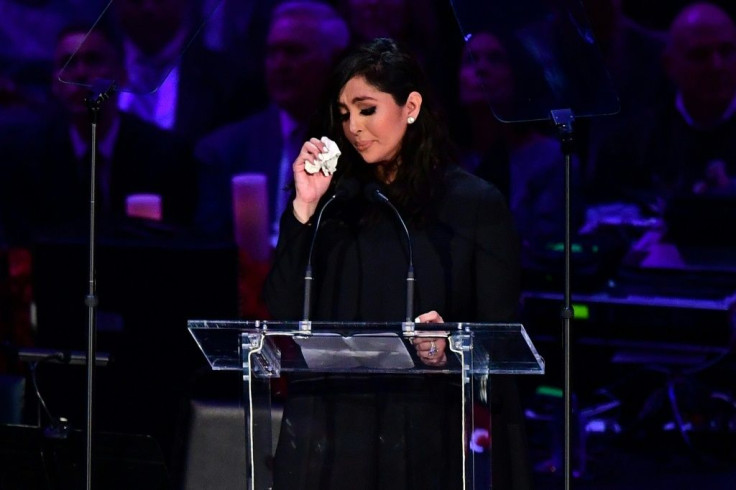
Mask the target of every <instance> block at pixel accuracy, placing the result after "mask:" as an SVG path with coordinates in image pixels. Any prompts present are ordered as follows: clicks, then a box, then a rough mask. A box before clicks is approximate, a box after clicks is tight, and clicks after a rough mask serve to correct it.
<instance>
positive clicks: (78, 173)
mask: <svg viewBox="0 0 736 490" xmlns="http://www.w3.org/2000/svg"><path fill="white" fill-rule="evenodd" d="M86 32H87V30H86V29H85V28H82V27H80V26H71V27H69V28H67V29H65V30H64V31H63V32H62V33H61V34H60V36H59V41H58V43H57V45H56V49H55V52H54V58H53V59H54V74H55V77H54V81H53V89H52V91H53V94H54V96H55V99H56V100H55V104H54V106H53V107H52V108H50V110H49V111H48V112H47V113H45V114H43V115H42V116H41V117H40V118H39V120H38V121H36V122H34V123H33V124H28V125H27V126H25V127H23V128H22V129H16V130H15V132H14V134H13V135H12V139H10V138H7V137H6V138H4V139H3V141H2V142H1V143H0V145H1V146H2V153H3V155H4V160H5V166H6V171H7V172H8V178H7V179H4V180H5V181H4V182H3V183H0V185H1V186H3V189H2V197H0V199H2V201H3V206H2V209H3V210H4V211H3V216H4V218H5V221H6V228H7V230H6V234H7V240H8V241H9V242H10V243H11V244H12V243H19V244H24V243H25V244H28V243H32V242H33V240H34V239H35V238H36V235H37V234H38V233H39V232H44V233H45V232H49V231H51V230H61V229H63V231H64V233H65V234H68V233H69V232H71V231H80V232H86V231H85V230H86V229H87V227H88V223H89V200H90V174H91V172H90V169H91V159H90V146H91V142H90V140H91V124H90V123H91V116H90V113H89V110H88V108H87V106H86V104H85V102H84V100H85V98H86V97H87V96H88V95H89V93H90V89H89V88H88V87H89V86H91V84H92V83H94V82H95V81H97V80H100V79H104V80H112V81H116V82H118V83H119V84H122V83H124V81H125V80H126V73H125V70H124V68H123V59H122V51H121V50H120V45H119V44H118V43H117V42H116V41H115V40H114V38H113V37H112V35H111V34H109V33H108V32H107V31H106V30H104V29H96V30H95V31H94V32H92V33H91V34H90V35H89V36H88V37H87V38H86V39H85V34H86ZM83 40H84V42H83ZM80 46H81V47H80ZM78 48H79V49H78ZM59 77H60V78H61V79H62V80H64V82H62V81H60V80H59ZM116 102H117V97H116V95H113V96H112V98H111V100H109V101H107V102H103V103H102V105H101V107H100V110H99V120H98V122H97V135H96V136H97V154H96V156H97V159H96V176H97V193H96V198H97V199H96V201H97V212H98V222H99V223H100V224H101V226H102V228H103V229H104V228H106V227H110V226H113V225H115V224H116V223H119V222H120V221H121V220H123V219H124V218H125V216H126V199H127V197H128V196H130V195H131V194H142V193H146V194H158V195H159V196H160V197H161V201H162V218H163V220H164V221H165V222H170V223H172V224H178V225H184V226H188V225H189V224H190V223H191V219H192V215H193V208H194V202H195V194H196V176H195V168H194V164H193V159H192V157H191V150H190V146H189V145H188V144H186V143H185V142H184V141H183V140H182V139H180V138H179V137H178V136H176V135H174V134H172V133H170V132H167V131H164V130H161V129H159V128H157V127H156V126H154V125H151V124H149V123H146V122H144V121H142V120H141V119H139V118H138V117H136V116H133V115H130V114H126V113H122V112H120V111H119V110H118V108H117V106H116ZM70 225H72V227H71V228H70Z"/></svg>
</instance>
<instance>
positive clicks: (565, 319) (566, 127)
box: [551, 109, 575, 490]
mask: <svg viewBox="0 0 736 490" xmlns="http://www.w3.org/2000/svg"><path fill="white" fill-rule="evenodd" d="M551 114H552V120H553V122H554V123H555V126H556V127H557V131H558V134H559V137H560V143H561V148H562V154H563V155H564V157H565V265H564V268H565V272H564V275H565V279H564V280H565V284H564V305H563V307H562V314H561V316H562V348H563V360H564V361H563V362H564V389H563V393H564V405H565V407H564V410H565V413H564V419H565V424H564V425H565V428H564V434H565V435H564V438H565V441H564V472H565V490H569V489H570V482H571V476H572V458H571V450H570V437H571V420H572V383H571V378H572V376H571V355H570V323H571V321H572V318H573V316H574V312H573V308H572V300H571V287H570V276H571V268H572V266H571V262H572V261H571V250H572V243H571V233H570V215H571V212H570V208H571V199H570V194H571V192H570V173H571V168H570V167H571V166H572V151H573V147H574V130H573V122H574V120H575V117H574V115H573V113H572V111H571V110H569V109H561V110H553V111H552V113H551Z"/></svg>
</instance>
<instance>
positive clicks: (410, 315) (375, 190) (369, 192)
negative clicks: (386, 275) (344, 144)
mask: <svg viewBox="0 0 736 490" xmlns="http://www.w3.org/2000/svg"><path fill="white" fill-rule="evenodd" d="M363 193H364V194H365V197H366V199H368V200H369V201H371V202H375V203H380V204H386V205H387V206H388V207H390V208H391V209H392V210H393V212H394V214H395V215H396V217H397V218H398V219H399V223H401V226H402V227H403V228H404V233H406V243H407V244H408V249H409V270H408V271H407V272H406V321H405V322H404V330H409V331H411V330H414V252H413V251H412V246H411V235H410V234H409V229H408V228H407V227H406V222H405V221H404V218H402V217H401V213H399V210H398V209H396V207H395V206H394V205H393V204H392V203H391V201H390V200H389V199H388V197H386V195H385V194H384V193H383V192H381V187H380V186H379V185H378V183H377V182H369V183H368V184H366V186H365V188H364V189H363Z"/></svg>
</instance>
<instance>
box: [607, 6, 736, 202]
mask: <svg viewBox="0 0 736 490" xmlns="http://www.w3.org/2000/svg"><path fill="white" fill-rule="evenodd" d="M663 66H664V68H665V71H666V73H667V75H668V77H669V79H670V80H671V81H672V83H673V86H674V89H675V92H674V94H673V96H672V97H670V98H669V99H668V100H667V101H666V102H665V103H664V105H663V106H662V107H660V108H658V110H656V111H655V112H654V113H653V114H651V115H647V116H644V117H642V118H640V119H638V120H637V121H635V122H634V123H633V124H631V125H630V126H628V127H627V128H626V129H625V130H623V131H621V132H618V133H616V134H613V135H611V137H610V138H609V139H608V141H607V142H606V144H604V145H603V147H602V149H601V153H600V155H599V157H600V162H601V165H600V168H599V173H598V175H597V176H596V177H597V183H598V188H599V190H600V193H599V195H601V196H603V197H604V198H606V199H607V200H610V201H622V200H623V201H630V202H636V203H638V204H640V205H642V206H643V207H644V208H645V209H646V210H648V211H655V212H657V211H661V210H662V209H663V206H665V205H666V203H667V202H668V201H669V200H670V199H671V198H672V197H674V196H677V195H683V194H711V195H734V196H736V181H735V180H734V177H736V24H735V23H734V20H733V19H732V18H730V17H729V15H728V14H727V13H726V12H725V11H724V10H723V9H721V8H720V7H718V6H716V5H713V4H710V3H704V2H697V3H692V4H689V5H687V6H686V7H684V8H683V9H682V10H681V11H680V12H679V13H678V14H677V16H676V17H675V19H674V20H673V21H672V24H671V26H670V29H669V36H668V42H667V46H666V49H665V52H664V55H663Z"/></svg>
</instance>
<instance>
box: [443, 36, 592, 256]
mask: <svg viewBox="0 0 736 490" xmlns="http://www.w3.org/2000/svg"><path fill="white" fill-rule="evenodd" d="M515 85H516V80H515V74H514V70H513V67H512V65H511V63H510V62H509V58H508V51H507V49H506V47H504V46H503V45H502V44H501V42H500V41H499V39H498V38H497V37H496V36H495V35H494V34H491V33H489V32H483V31H479V32H476V33H474V34H473V35H472V37H470V38H469V39H468V41H467V45H466V49H465V50H464V51H463V54H462V61H461V64H460V71H459V105H460V109H461V116H460V117H459V119H458V122H457V125H456V128H455V129H456V132H457V134H456V140H457V141H458V143H459V145H460V152H461V162H463V164H464V166H465V167H466V168H467V170H469V171H471V172H474V173H475V174H476V175H478V176H480V177H483V178H485V179H486V180H489V181H491V182H492V183H494V184H495V185H496V186H497V187H498V188H499V189H501V191H502V192H503V193H504V195H506V196H507V199H508V201H509V206H510V208H511V211H512V213H513V215H514V220H515V223H516V226H517V229H518V231H519V235H520V236H521V238H522V240H523V243H524V246H525V247H527V248H531V247H537V248H543V247H544V246H545V245H546V244H547V243H548V242H549V241H561V240H562V239H563V238H564V219H565V213H564V205H565V193H564V191H565V188H564V182H565V181H564V178H565V165H564V159H563V153H562V149H561V146H560V142H559V141H558V140H557V139H555V138H553V137H551V136H549V135H547V134H545V133H544V132H542V131H541V130H540V128H539V127H538V126H536V125H535V124H533V123H527V122H521V123H502V122H500V121H499V120H498V119H497V118H496V116H495V115H494V112H495V113H496V114H498V113H505V114H510V113H513V110H514V109H513V105H514V101H515ZM572 175H573V178H572V181H573V185H574V186H575V188H574V193H575V194H577V193H578V191H579V184H580V182H579V180H580V179H579V164H578V162H577V159H576V158H574V159H573V167H572ZM576 204H577V203H576ZM573 211H574V217H575V219H574V223H573V226H574V228H573V230H574V229H576V227H577V226H578V225H579V224H580V219H579V216H580V215H581V209H580V206H578V205H576V206H575V208H574V209H573Z"/></svg>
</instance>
